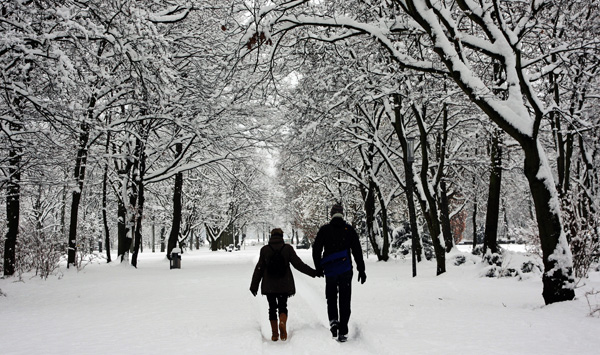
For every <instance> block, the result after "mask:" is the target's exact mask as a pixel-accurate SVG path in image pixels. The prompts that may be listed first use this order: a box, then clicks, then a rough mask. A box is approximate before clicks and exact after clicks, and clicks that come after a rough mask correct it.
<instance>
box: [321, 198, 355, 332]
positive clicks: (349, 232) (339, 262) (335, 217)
mask: <svg viewBox="0 0 600 355" xmlns="http://www.w3.org/2000/svg"><path fill="white" fill-rule="evenodd" d="M343 213H344V209H343V207H342V206H341V205H339V204H335V205H333V207H332V208H331V221H330V222H329V223H328V224H326V225H324V226H322V227H321V228H320V229H319V232H318V233H317V236H316V238H315V242H314V244H313V253H312V254H313V261H314V263H315V269H316V270H317V275H318V276H321V275H323V273H325V297H326V298H327V315H328V316H329V326H330V330H331V334H332V336H333V337H337V338H338V341H340V342H345V341H346V340H347V336H348V321H349V320H350V299H351V295H352V259H351V258H350V254H352V256H354V261H355V263H356V269H357V270H358V281H360V283H361V284H363V283H365V281H366V280H367V275H366V274H365V262H364V261H363V256H362V250H361V247H360V241H359V239H358V234H356V231H355V230H354V228H352V226H351V225H349V224H348V223H346V222H345V221H344V215H343ZM332 265H333V266H332ZM338 294H339V313H338ZM338 333H339V334H338Z"/></svg>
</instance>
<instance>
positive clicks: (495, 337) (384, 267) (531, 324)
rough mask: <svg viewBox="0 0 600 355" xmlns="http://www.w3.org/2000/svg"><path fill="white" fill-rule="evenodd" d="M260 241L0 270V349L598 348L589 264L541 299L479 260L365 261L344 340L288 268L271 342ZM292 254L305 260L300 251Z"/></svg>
mask: <svg viewBox="0 0 600 355" xmlns="http://www.w3.org/2000/svg"><path fill="white" fill-rule="evenodd" d="M259 248H260V246H255V247H247V248H246V249H245V250H242V251H238V252H232V253H227V252H210V251H208V250H206V249H204V250H200V251H193V252H188V253H186V254H184V255H183V259H182V268H181V269H179V270H177V269H176V270H169V262H168V260H166V259H165V258H164V255H163V254H159V253H156V254H152V253H150V252H144V253H142V254H141V255H140V258H139V264H138V266H139V268H138V269H134V268H133V267H131V266H128V265H119V264H114V263H112V264H104V263H100V262H98V263H92V264H88V265H87V266H86V267H85V268H84V269H83V270H81V271H77V270H74V269H70V270H65V269H61V271H60V272H59V276H58V277H51V278H49V279H48V280H46V281H43V280H40V279H39V278H36V277H33V278H30V275H28V276H25V277H24V278H23V282H15V278H9V279H3V280H0V290H2V293H4V294H5V296H1V295H0V354H4V355H7V354H65V353H75V354H127V355H132V354H284V353H285V354H311V355H314V354H329V355H330V354H598V351H599V350H598V349H599V348H600V342H599V340H598V334H600V333H599V331H600V318H598V317H591V316H589V313H590V306H589V305H588V299H589V301H590V302H591V303H592V305H593V306H594V305H595V306H596V307H597V305H598V303H600V297H596V298H594V297H587V298H586V296H585V292H586V291H589V290H592V289H594V290H600V275H599V274H600V273H598V272H594V273H592V275H591V276H590V279H589V280H587V281H586V282H585V286H583V287H581V288H578V289H577V300H575V301H572V302H562V303H559V304H553V305H550V306H545V305H544V302H543V299H542V296H541V292H542V285H541V280H540V278H539V276H538V275H532V276H531V277H529V278H525V279H524V280H521V281H519V280H518V279H517V278H501V279H499V278H485V277H480V276H479V275H480V273H481V271H482V266H481V265H477V264H473V263H471V262H467V263H466V264H464V265H462V266H454V265H453V264H452V263H450V262H449V263H448V272H447V273H446V274H443V275H441V276H438V277H436V276H435V264H434V263H433V262H424V263H421V264H419V265H418V276H417V277H416V278H412V277H411V263H410V260H403V259H393V260H391V261H389V262H387V263H384V262H377V261H376V260H375V259H369V260H367V282H366V283H365V284H364V285H360V284H358V283H357V282H356V277H355V280H354V284H353V295H352V296H353V299H352V317H351V320H350V334H349V337H350V339H349V341H348V342H347V343H344V344H340V343H338V342H336V341H334V340H332V338H331V336H330V333H329V331H328V329H327V316H326V305H325V297H324V293H325V291H324V279H311V278H309V277H306V276H305V275H303V274H300V273H299V272H295V273H294V276H295V279H296V288H297V294H296V296H295V297H292V298H291V299H290V300H289V321H288V329H289V339H288V340H287V341H286V342H281V341H278V342H272V341H271V340H270V328H269V325H268V320H267V301H266V299H265V298H264V297H260V296H259V297H256V298H254V297H253V296H252V295H251V294H250V292H249V291H248V288H249V285H250V278H251V275H252V272H253V269H254V263H255V262H256V261H257V259H258V250H259ZM298 254H299V255H300V256H301V257H302V258H303V259H304V260H305V262H307V263H308V264H309V265H312V262H311V261H310V260H311V259H310V251H309V250H298Z"/></svg>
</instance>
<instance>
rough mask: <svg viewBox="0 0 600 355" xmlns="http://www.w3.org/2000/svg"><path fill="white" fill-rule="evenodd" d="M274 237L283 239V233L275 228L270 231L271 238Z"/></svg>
mask: <svg viewBox="0 0 600 355" xmlns="http://www.w3.org/2000/svg"><path fill="white" fill-rule="evenodd" d="M276 235H278V236H280V237H283V231H282V230H281V228H275V229H273V230H272V231H271V237H274V236H276Z"/></svg>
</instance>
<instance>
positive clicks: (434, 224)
mask: <svg viewBox="0 0 600 355" xmlns="http://www.w3.org/2000/svg"><path fill="white" fill-rule="evenodd" d="M413 112H414V113H415V117H416V119H417V124H418V126H419V132H420V140H421V160H422V163H421V173H420V179H421V184H420V185H421V189H422V190H421V192H422V194H417V196H418V198H419V201H420V203H421V208H422V209H423V215H424V216H425V220H426V221H427V226H428V227H429V233H430V235H431V242H432V243H433V250H434V252H435V260H436V263H437V268H436V274H437V275H441V274H443V273H445V272H446V249H445V247H444V244H445V242H444V239H443V235H442V231H441V227H440V220H439V218H438V204H437V201H436V199H435V196H434V195H433V193H432V191H431V190H430V188H429V178H428V176H427V171H428V169H429V153H428V151H427V131H426V129H425V123H424V121H423V117H425V107H423V111H422V112H419V111H418V110H417V108H416V106H414V105H413ZM438 169H439V168H438ZM420 196H423V197H424V199H423V198H421V197H420Z"/></svg>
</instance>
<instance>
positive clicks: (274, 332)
mask: <svg viewBox="0 0 600 355" xmlns="http://www.w3.org/2000/svg"><path fill="white" fill-rule="evenodd" d="M271 332H272V335H271V340H273V341H277V340H278V339H279V333H278V332H277V319H274V320H271Z"/></svg>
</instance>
